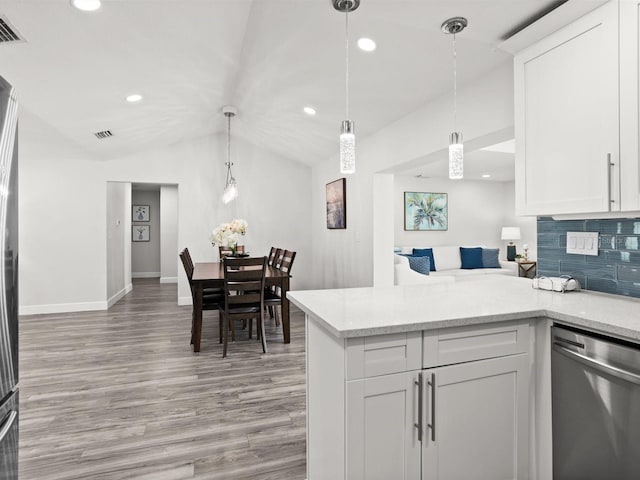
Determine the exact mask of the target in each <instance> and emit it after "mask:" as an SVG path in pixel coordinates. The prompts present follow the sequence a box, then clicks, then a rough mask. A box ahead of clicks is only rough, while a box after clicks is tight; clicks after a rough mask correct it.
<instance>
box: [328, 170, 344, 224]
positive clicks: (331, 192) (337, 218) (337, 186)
mask: <svg viewBox="0 0 640 480" xmlns="http://www.w3.org/2000/svg"><path fill="white" fill-rule="evenodd" d="M327 228H329V229H332V230H334V229H340V228H347V179H346V178H339V179H338V180H335V181H333V182H330V183H327Z"/></svg>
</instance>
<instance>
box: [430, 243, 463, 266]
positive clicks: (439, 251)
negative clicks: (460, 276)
mask: <svg viewBox="0 0 640 480" xmlns="http://www.w3.org/2000/svg"><path fill="white" fill-rule="evenodd" d="M433 261H434V263H435V264H436V265H435V266H436V271H440V270H454V269H458V268H462V262H461V260H460V247H457V246H452V247H450V246H445V247H433Z"/></svg>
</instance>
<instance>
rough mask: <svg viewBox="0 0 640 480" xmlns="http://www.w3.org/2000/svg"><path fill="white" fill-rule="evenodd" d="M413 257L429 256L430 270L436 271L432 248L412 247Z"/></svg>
mask: <svg viewBox="0 0 640 480" xmlns="http://www.w3.org/2000/svg"><path fill="white" fill-rule="evenodd" d="M413 256H414V257H429V261H430V262H431V267H430V268H431V271H432V272H435V271H436V262H435V261H434V259H433V249H431V248H414V249H413Z"/></svg>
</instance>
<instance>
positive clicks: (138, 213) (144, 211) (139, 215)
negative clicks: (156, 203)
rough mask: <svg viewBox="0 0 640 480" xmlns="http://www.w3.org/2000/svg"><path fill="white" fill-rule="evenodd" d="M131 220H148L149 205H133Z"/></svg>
mask: <svg viewBox="0 0 640 480" xmlns="http://www.w3.org/2000/svg"><path fill="white" fill-rule="evenodd" d="M131 220H133V221H134V222H148V221H149V205H133V207H132V212H131Z"/></svg>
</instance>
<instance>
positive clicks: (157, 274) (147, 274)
mask: <svg viewBox="0 0 640 480" xmlns="http://www.w3.org/2000/svg"><path fill="white" fill-rule="evenodd" d="M131 278H160V272H131Z"/></svg>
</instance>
